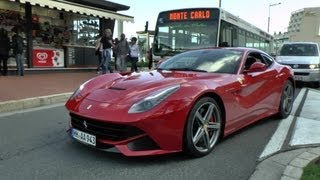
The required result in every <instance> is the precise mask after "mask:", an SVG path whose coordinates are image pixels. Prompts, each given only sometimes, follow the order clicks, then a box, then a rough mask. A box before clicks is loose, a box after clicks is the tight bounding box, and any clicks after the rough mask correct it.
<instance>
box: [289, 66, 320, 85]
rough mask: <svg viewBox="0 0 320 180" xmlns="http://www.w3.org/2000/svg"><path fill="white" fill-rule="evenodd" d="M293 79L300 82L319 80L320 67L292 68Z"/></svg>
mask: <svg viewBox="0 0 320 180" xmlns="http://www.w3.org/2000/svg"><path fill="white" fill-rule="evenodd" d="M293 71H294V79H295V80H296V81H302V82H319V81H320V69H293Z"/></svg>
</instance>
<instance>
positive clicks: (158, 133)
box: [66, 48, 295, 157]
mask: <svg viewBox="0 0 320 180" xmlns="http://www.w3.org/2000/svg"><path fill="white" fill-rule="evenodd" d="M294 91H295V83H294V75H293V71H292V69H291V68H290V67H288V66H283V65H280V64H278V63H277V62H275V61H274V60H273V59H272V58H271V57H270V56H269V55H268V54H266V53H264V52H262V51H260V50H257V49H249V48H221V49H201V50H192V51H188V52H184V53H181V54H178V55H176V56H173V57H171V58H169V59H167V60H166V61H164V62H162V63H161V64H160V65H159V67H158V69H156V70H153V71H150V72H140V73H129V72H128V73H121V74H120V73H111V74H105V75H100V76H97V77H95V78H93V79H91V80H89V81H87V82H86V83H84V84H83V85H81V86H80V87H79V89H77V90H76V91H75V92H74V94H73V95H72V96H71V97H70V99H69V100H68V101H67V102H66V108H67V109H68V111H69V112H70V118H71V121H70V131H69V132H70V135H71V137H72V138H73V139H75V140H77V141H79V142H81V143H84V144H86V145H89V146H91V147H95V148H98V149H102V150H106V151H117V152H121V153H122V154H124V155H126V156H146V155H158V154H166V153H173V152H180V151H183V152H185V153H187V154H190V155H193V156H197V157H199V156H204V155H207V154H208V153H210V152H211V151H212V150H213V148H214V147H215V145H216V144H217V143H218V140H219V139H221V138H223V137H225V136H227V135H229V134H231V133H233V132H235V131H237V130H239V129H241V128H243V127H245V126H247V125H249V124H252V123H254V122H256V121H258V120H260V119H263V118H266V117H269V116H272V115H276V116H277V117H279V118H286V117H287V116H288V115H289V114H290V112H291V109H292V105H293V100H294Z"/></svg>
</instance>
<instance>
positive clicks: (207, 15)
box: [169, 10, 212, 21]
mask: <svg viewBox="0 0 320 180" xmlns="http://www.w3.org/2000/svg"><path fill="white" fill-rule="evenodd" d="M211 18H212V17H211V12H210V10H192V11H172V12H170V13H169V20H170V21H186V20H205V19H211Z"/></svg>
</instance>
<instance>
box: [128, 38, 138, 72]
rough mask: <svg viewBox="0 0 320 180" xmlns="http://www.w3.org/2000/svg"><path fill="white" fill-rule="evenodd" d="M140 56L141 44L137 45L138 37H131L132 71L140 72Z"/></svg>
mask: <svg viewBox="0 0 320 180" xmlns="http://www.w3.org/2000/svg"><path fill="white" fill-rule="evenodd" d="M138 57H139V46H138V45H137V38H136V37H133V38H131V43H130V60H131V72H138V67H137V63H138Z"/></svg>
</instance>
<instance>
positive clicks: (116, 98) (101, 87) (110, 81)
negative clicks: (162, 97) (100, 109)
mask: <svg viewBox="0 0 320 180" xmlns="http://www.w3.org/2000/svg"><path fill="white" fill-rule="evenodd" d="M208 75H209V73H197V72H171V71H151V72H141V73H132V74H129V75H126V76H121V75H119V74H118V75H115V74H107V75H104V76H102V77H98V78H96V79H93V80H91V81H90V82H89V83H86V85H85V86H86V87H85V88H84V90H83V92H82V93H81V94H82V96H84V97H85V98H87V99H89V100H93V101H98V102H104V103H110V104H133V103H135V102H137V101H139V100H141V99H142V98H145V97H147V96H148V95H149V94H150V93H152V92H154V91H157V90H159V89H162V88H166V87H170V86H174V85H178V84H180V85H181V84H185V83H190V82H192V81H195V80H199V78H200V79H203V78H206V77H207V76H208ZM210 76H211V78H213V77H212V76H214V77H217V78H216V79H217V80H218V79H220V78H218V77H220V76H223V75H219V74H210ZM97 84H98V85H97Z"/></svg>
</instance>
